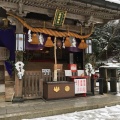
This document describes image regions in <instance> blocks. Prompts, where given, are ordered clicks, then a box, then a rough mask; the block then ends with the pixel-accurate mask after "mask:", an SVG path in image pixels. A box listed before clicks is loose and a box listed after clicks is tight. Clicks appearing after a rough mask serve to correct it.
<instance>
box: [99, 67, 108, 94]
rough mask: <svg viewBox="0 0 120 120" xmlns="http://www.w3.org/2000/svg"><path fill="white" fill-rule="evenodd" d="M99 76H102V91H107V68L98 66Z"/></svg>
mask: <svg viewBox="0 0 120 120" xmlns="http://www.w3.org/2000/svg"><path fill="white" fill-rule="evenodd" d="M99 73H100V78H103V93H108V80H107V68H99Z"/></svg>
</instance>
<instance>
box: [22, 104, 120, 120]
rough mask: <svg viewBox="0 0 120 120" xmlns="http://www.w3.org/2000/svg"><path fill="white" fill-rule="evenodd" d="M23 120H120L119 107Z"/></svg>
mask: <svg viewBox="0 0 120 120" xmlns="http://www.w3.org/2000/svg"><path fill="white" fill-rule="evenodd" d="M23 120H120V105H116V106H111V107H107V106H106V107H105V108H100V109H94V110H87V111H81V112H73V113H68V114H62V115H55V116H49V117H41V118H34V119H23Z"/></svg>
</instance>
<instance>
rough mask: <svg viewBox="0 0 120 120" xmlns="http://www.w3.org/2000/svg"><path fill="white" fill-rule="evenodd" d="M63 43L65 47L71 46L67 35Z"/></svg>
mask: <svg viewBox="0 0 120 120" xmlns="http://www.w3.org/2000/svg"><path fill="white" fill-rule="evenodd" d="M64 44H65V47H70V46H71V43H70V39H69V37H66V39H65V42H64Z"/></svg>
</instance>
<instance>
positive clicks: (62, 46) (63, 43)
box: [62, 37, 65, 48]
mask: <svg viewBox="0 0 120 120" xmlns="http://www.w3.org/2000/svg"><path fill="white" fill-rule="evenodd" d="M62 43H63V45H62V47H63V48H65V43H64V37H63V41H62Z"/></svg>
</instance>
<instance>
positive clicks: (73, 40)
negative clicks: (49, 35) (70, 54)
mask: <svg viewBox="0 0 120 120" xmlns="http://www.w3.org/2000/svg"><path fill="white" fill-rule="evenodd" d="M70 42H71V46H70V47H76V39H75V37H70Z"/></svg>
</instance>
